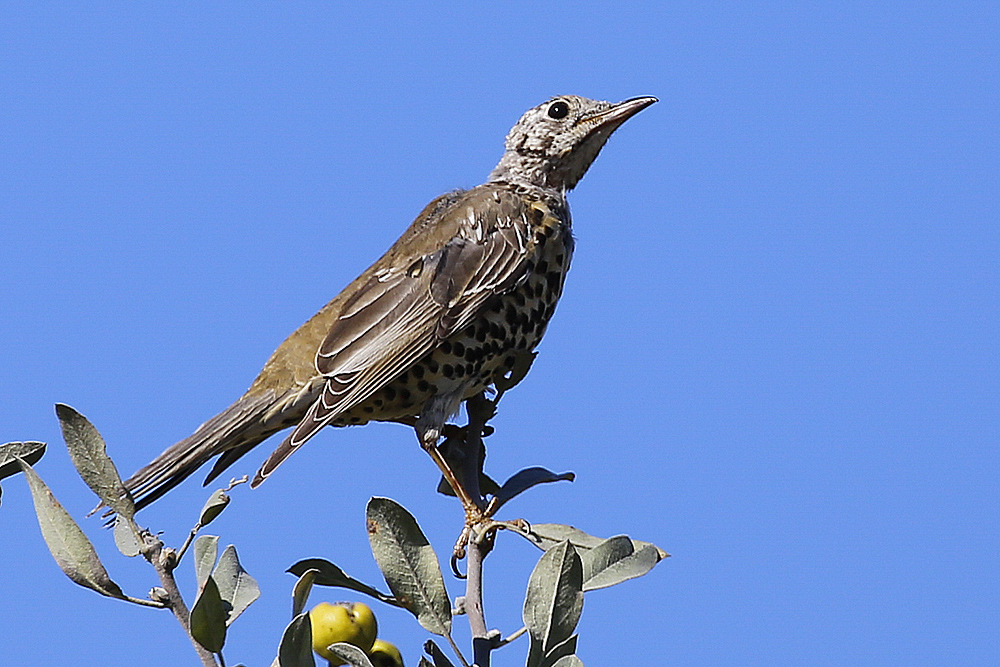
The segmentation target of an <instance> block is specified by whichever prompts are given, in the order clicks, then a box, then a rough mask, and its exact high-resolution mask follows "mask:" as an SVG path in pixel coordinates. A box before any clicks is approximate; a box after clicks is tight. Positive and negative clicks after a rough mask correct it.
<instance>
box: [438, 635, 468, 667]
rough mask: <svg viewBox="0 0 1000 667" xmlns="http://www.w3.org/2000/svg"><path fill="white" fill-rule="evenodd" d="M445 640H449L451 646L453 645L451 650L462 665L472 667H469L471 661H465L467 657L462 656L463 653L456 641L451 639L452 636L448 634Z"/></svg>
mask: <svg viewBox="0 0 1000 667" xmlns="http://www.w3.org/2000/svg"><path fill="white" fill-rule="evenodd" d="M444 638H445V639H447V640H448V643H449V644H451V650H452V651H454V652H455V655H457V656H458V659H459V661H460V662H461V663H462V667H471V665H469V661H468V660H466V659H465V656H464V655H462V651H461V650H460V649H459V648H458V644H456V643H455V640H454V639H452V638H451V635H450V634H447V635H445V636H444Z"/></svg>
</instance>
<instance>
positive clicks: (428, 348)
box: [125, 95, 656, 508]
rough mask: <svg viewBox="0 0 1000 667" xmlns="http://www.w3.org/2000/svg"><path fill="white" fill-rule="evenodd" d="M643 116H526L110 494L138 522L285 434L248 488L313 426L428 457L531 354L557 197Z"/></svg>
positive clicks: (542, 316)
mask: <svg viewBox="0 0 1000 667" xmlns="http://www.w3.org/2000/svg"><path fill="white" fill-rule="evenodd" d="M655 101H656V98H653V97H637V98H633V99H630V100H626V101H624V102H620V103H618V104H611V103H608V102H600V101H596V100H590V99H586V98H583V97H577V96H573V95H565V96H561V97H556V98H553V99H551V100H549V101H548V102H545V103H544V104H541V105H539V106H537V107H535V108H533V109H530V110H529V111H528V112H527V113H525V114H524V115H523V116H522V117H521V119H520V120H519V121H518V122H517V124H516V125H514V127H513V128H512V129H511V131H510V133H509V134H508V135H507V140H506V150H505V152H504V154H503V157H502V158H501V159H500V163H499V164H498V165H497V166H496V168H495V169H494V170H493V172H492V173H491V174H490V177H489V180H488V181H487V182H486V183H485V184H483V185H480V186H477V187H474V188H472V189H470V190H464V191H461V190H460V191H455V192H450V193H448V194H445V195H442V196H440V197H438V198H437V199H435V200H434V201H432V202H431V203H430V204H428V205H427V207H426V208H425V209H424V210H423V211H422V212H421V213H420V215H418V216H417V218H416V220H414V222H413V224H411V225H410V227H409V229H407V230H406V231H405V232H404V233H403V235H402V237H400V239H399V240H398V241H396V243H394V244H393V246H392V247H391V248H389V250H388V252H386V254H385V255H383V256H382V258H381V259H379V260H378V261H377V262H375V264H373V265H372V266H371V267H369V268H368V270H366V271H365V272H364V273H362V274H361V275H360V276H359V277H358V278H357V279H356V280H355V281H354V282H352V283H351V284H350V285H348V286H347V287H346V288H345V289H344V290H343V291H342V292H341V293H340V294H339V295H337V297H336V298H334V299H333V301H331V302H330V303H328V304H327V305H326V306H324V307H323V309H322V310H320V311H319V312H318V313H317V314H316V315H314V316H313V317H312V319H310V320H309V321H308V322H306V323H305V324H303V325H302V326H301V327H300V328H299V329H298V330H297V331H295V333H293V334H292V335H291V336H289V337H288V338H287V339H286V340H285V342H284V343H282V344H281V346H280V347H279V348H278V349H277V350H275V352H274V354H272V355H271V358H270V359H268V361H267V363H266V364H265V365H264V368H263V370H262V371H261V372H260V375H258V376H257V379H256V380H254V382H253V384H252V385H251V386H250V388H249V389H248V390H247V392H246V393H245V394H244V395H243V396H242V397H240V399H239V400H237V401H236V402H235V403H233V404H232V405H231V406H229V407H228V408H226V409H225V410H224V411H222V412H221V413H220V414H218V415H216V416H215V417H213V418H212V419H210V420H208V421H207V422H205V423H204V424H202V425H201V426H200V427H199V428H198V430H196V431H195V432H194V433H193V434H192V435H190V436H188V437H187V438H185V439H184V440H181V441H180V442H178V443H177V444H175V445H173V446H172V447H170V448H169V449H167V450H166V451H164V452H163V453H162V454H160V456H158V457H157V458H156V459H155V460H154V461H153V462H152V463H150V464H149V465H147V466H145V467H144V468H142V469H141V470H139V471H138V472H136V473H135V474H134V475H133V476H132V477H131V478H130V479H128V480H127V481H126V482H125V485H126V486H127V487H128V489H129V490H130V491H132V492H133V494H135V495H136V496H137V499H138V502H137V505H138V507H140V508H141V507H144V506H145V505H148V504H149V503H151V502H152V501H154V500H156V499H157V498H159V497H160V496H162V495H163V494H164V493H166V492H167V491H169V490H170V489H171V488H173V487H174V486H176V485H177V484H179V483H180V482H181V481H182V480H184V479H185V478H186V477H188V476H189V475H190V474H191V473H193V472H194V471H195V470H196V469H198V468H199V467H201V466H202V465H203V464H205V463H206V462H207V461H208V460H209V459H211V458H212V457H214V456H218V457H219V458H218V460H217V461H216V462H215V465H214V467H213V468H212V470H211V472H210V473H209V475H208V478H207V479H206V480H205V483H206V484H207V483H208V482H210V481H211V480H212V479H214V478H215V477H217V476H218V475H219V474H220V473H221V472H222V471H223V470H225V469H226V468H228V467H229V466H230V465H232V464H233V462H235V461H236V460H237V459H238V458H240V457H241V456H243V455H244V454H246V453H247V452H249V451H250V450H251V449H253V448H254V447H256V446H257V445H258V444H259V443H261V442H262V441H264V440H265V439H267V438H268V437H270V436H271V435H273V434H275V433H277V432H278V431H281V430H283V429H286V428H288V427H291V426H294V427H295V429H294V430H293V431H292V432H291V434H290V435H289V436H288V437H286V438H285V439H284V440H283V441H282V442H281V444H279V445H278V447H277V449H275V450H274V452H273V453H272V454H271V456H270V457H269V458H268V459H267V461H265V462H264V465H263V466H261V468H260V470H259V471H258V472H257V474H256V476H255V477H254V479H253V482H252V486H257V485H259V484H260V483H261V482H263V481H264V479H266V478H267V477H268V475H270V474H271V473H272V472H274V469H275V468H277V467H278V465H279V464H280V463H281V462H282V461H284V460H285V459H286V458H287V457H288V456H289V455H290V454H291V453H292V452H294V451H295V450H296V449H298V448H299V447H301V446H302V445H303V444H305V443H306V441H307V440H309V438H311V437H312V436H313V435H315V434H316V432H317V431H319V430H320V429H321V428H323V427H324V426H328V425H330V426H350V425H355V424H365V423H367V422H369V421H373V420H374V421H394V422H401V423H404V424H409V425H412V426H413V427H414V428H415V429H416V431H417V437H418V438H419V439H420V442H421V444H422V445H423V446H424V447H425V448H427V449H428V451H433V452H436V450H435V447H434V445H435V443H436V442H437V441H438V439H439V437H440V434H441V430H442V428H443V427H444V424H445V422H446V420H447V419H448V418H449V417H451V416H452V415H453V414H455V412H457V410H458V408H459V406H460V404H461V402H462V401H463V400H465V399H468V398H470V397H472V396H474V395H477V394H478V393H480V392H482V391H483V389H485V388H486V387H488V386H490V385H491V384H493V382H494V381H495V379H496V378H497V377H498V374H503V373H505V372H506V371H507V370H508V369H509V368H510V367H511V366H512V365H513V363H514V359H515V354H517V353H519V352H520V351H530V350H532V349H533V348H534V347H535V346H536V345H537V344H538V342H539V341H540V340H541V338H542V334H543V333H544V332H545V328H546V326H547V325H548V322H549V318H550V317H552V312H553V310H554V309H555V306H556V302H557V301H558V300H559V296H560V294H561V293H562V288H563V279H564V277H565V276H566V271H567V269H568V268H569V263H570V257H571V255H572V252H573V236H572V233H571V230H570V214H569V206H568V204H567V202H566V193H567V191H569V190H572V189H573V187H574V186H576V184H577V182H578V181H579V180H580V179H581V178H582V177H583V175H584V173H586V171H587V168H588V167H590V164H591V163H592V162H593V161H594V158H596V157H597V154H598V153H599V152H600V150H601V148H602V147H603V146H604V142H605V141H607V139H608V137H609V136H610V135H611V133H612V132H614V131H615V130H616V129H617V128H618V127H619V126H620V125H621V124H622V123H624V122H625V121H626V120H628V119H629V118H630V117H632V116H633V115H634V114H636V113H638V112H639V111H641V110H642V109H644V108H646V107H647V106H649V105H650V104H652V103H654V102H655ZM439 465H440V463H439Z"/></svg>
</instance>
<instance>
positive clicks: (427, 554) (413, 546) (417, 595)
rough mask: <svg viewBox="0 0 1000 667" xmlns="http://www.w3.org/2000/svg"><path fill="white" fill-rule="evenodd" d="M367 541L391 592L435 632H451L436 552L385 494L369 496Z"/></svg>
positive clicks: (405, 513)
mask: <svg viewBox="0 0 1000 667" xmlns="http://www.w3.org/2000/svg"><path fill="white" fill-rule="evenodd" d="M366 516H367V527H368V541H369V543H370V544H371V547H372V554H374V556H375V562H377V563H378V566H379V568H380V569H381V570H382V574H383V576H385V580H386V583H388V584H389V589H390V590H391V591H392V594H393V595H394V596H395V597H396V599H397V600H399V601H400V602H401V603H402V604H403V605H404V606H405V607H406V609H408V610H409V611H410V612H411V613H413V614H414V615H415V616H416V617H417V622H418V623H420V625H421V626H422V627H423V628H424V629H425V630H427V631H428V632H432V633H434V634H436V635H442V636H446V635H448V634H449V633H450V632H451V602H450V601H449V599H448V591H447V589H446V588H445V586H444V577H443V576H442V575H441V567H440V566H439V565H438V559H437V556H436V555H435V554H434V549H433V548H432V547H431V545H430V543H429V542H428V541H427V538H426V537H424V534H423V532H421V530H420V526H418V525H417V521H416V519H414V518H413V516H412V515H411V514H410V513H409V512H407V511H406V509H405V508H403V506H402V505H400V504H399V503H397V502H396V501H394V500H390V499H389V498H372V499H371V500H370V501H368V508H367V511H366Z"/></svg>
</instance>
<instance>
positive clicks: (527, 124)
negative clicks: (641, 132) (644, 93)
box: [490, 95, 656, 190]
mask: <svg viewBox="0 0 1000 667" xmlns="http://www.w3.org/2000/svg"><path fill="white" fill-rule="evenodd" d="M653 102H656V98H655V97H634V98H632V99H630V100H625V101H624V102H619V103H618V104H612V103H610V102H602V101H600V100H589V99H587V98H586V97H578V96H576V95H561V96H559V97H554V98H552V99H551V100H549V101H548V102H545V103H544V104H540V105H538V106H537V107H535V108H534V109H529V110H528V111H527V112H526V113H525V114H524V115H523V116H521V120H519V121H517V124H516V125H514V127H513V128H511V130H510V132H509V133H508V134H507V141H506V150H505V151H504V154H503V157H502V158H501V159H500V164H498V165H497V166H496V168H495V169H494V170H493V173H491V174H490V181H505V182H509V183H526V184H529V185H535V186H540V187H544V188H552V189H556V190H572V189H573V188H574V187H575V186H576V184H577V182H579V180H580V179H581V178H583V175H584V174H585V173H587V169H588V168H589V167H590V164H591V163H592V162H593V161H594V158H596V157H597V154H598V153H600V152H601V148H602V147H603V146H604V142H605V141H607V140H608V137H610V136H611V133H612V132H614V131H615V130H617V129H618V127H619V126H621V124H622V123H624V122H625V121H626V120H628V119H629V118H631V117H632V116H634V115H635V114H637V113H639V112H640V111H642V110H643V109H645V108H646V107H648V106H649V105H650V104H652V103H653Z"/></svg>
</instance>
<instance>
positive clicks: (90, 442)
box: [56, 403, 135, 519]
mask: <svg viewBox="0 0 1000 667" xmlns="http://www.w3.org/2000/svg"><path fill="white" fill-rule="evenodd" d="M56 416H57V417H59V425H60V426H62V433H63V439H64V440H65V441H66V447H67V448H68V449H69V457H70V459H72V460H73V465H74V466H75V467H76V471H77V472H78V473H80V477H82V478H83V481H84V482H86V483H87V486H89V487H90V490H91V491H93V492H94V493H96V494H97V497H98V498H100V499H101V502H103V503H104V504H105V505H107V506H108V507H109V508H111V510H112V511H114V512H116V513H118V514H121V515H124V516H126V517H128V518H130V519H131V518H132V517H134V516H135V501H134V500H133V499H132V494H131V493H129V492H128V490H127V489H126V488H125V485H124V484H122V479H121V477H119V476H118V469H117V468H115V464H114V463H113V462H112V461H111V458H110V457H109V456H108V454H107V451H106V448H105V445H104V438H102V437H101V434H100V433H98V432H97V429H96V428H94V425H93V424H91V423H90V422H89V421H87V418H86V417H84V416H83V415H81V414H80V413H79V412H77V411H76V410H74V409H73V408H71V407H70V406H68V405H64V404H62V403H56Z"/></svg>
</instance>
